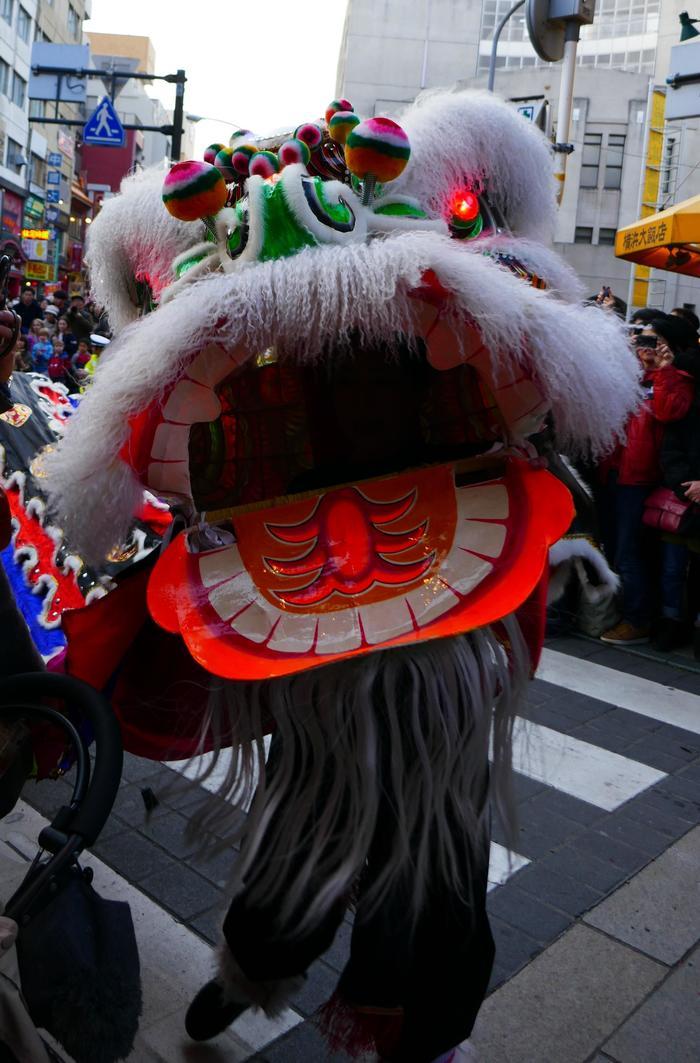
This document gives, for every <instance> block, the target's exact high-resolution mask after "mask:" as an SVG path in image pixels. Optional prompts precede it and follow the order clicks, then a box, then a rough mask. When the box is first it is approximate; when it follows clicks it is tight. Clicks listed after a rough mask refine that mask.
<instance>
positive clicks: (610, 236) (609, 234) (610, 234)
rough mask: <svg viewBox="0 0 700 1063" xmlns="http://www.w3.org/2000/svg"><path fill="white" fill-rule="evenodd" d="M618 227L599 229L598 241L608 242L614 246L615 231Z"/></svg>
mask: <svg viewBox="0 0 700 1063" xmlns="http://www.w3.org/2000/svg"><path fill="white" fill-rule="evenodd" d="M616 232H617V229H599V230H598V243H599V244H607V245H608V246H610V247H613V246H614V244H615V233H616Z"/></svg>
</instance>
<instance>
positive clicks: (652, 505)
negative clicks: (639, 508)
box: [642, 487, 693, 533]
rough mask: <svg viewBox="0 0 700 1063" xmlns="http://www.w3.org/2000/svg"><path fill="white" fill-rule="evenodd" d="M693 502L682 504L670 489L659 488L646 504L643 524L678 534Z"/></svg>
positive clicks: (653, 492) (652, 493)
mask: <svg viewBox="0 0 700 1063" xmlns="http://www.w3.org/2000/svg"><path fill="white" fill-rule="evenodd" d="M692 504H693V503H692V502H682V501H681V500H680V498H679V497H678V495H677V494H675V492H673V491H672V490H671V488H670V487H657V488H656V490H654V491H652V492H651V494H650V495H649V497H648V498H647V500H646V502H645V503H644V516H643V517H642V524H646V526H647V527H648V528H656V529H657V530H658V531H662V532H675V533H677V532H678V531H679V529H680V526H681V521H682V520H683V517H684V516H685V515H686V513H687V512H688V510H689V509H690V507H691V506H692Z"/></svg>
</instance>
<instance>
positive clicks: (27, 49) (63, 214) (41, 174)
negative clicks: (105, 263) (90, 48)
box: [0, 0, 90, 294]
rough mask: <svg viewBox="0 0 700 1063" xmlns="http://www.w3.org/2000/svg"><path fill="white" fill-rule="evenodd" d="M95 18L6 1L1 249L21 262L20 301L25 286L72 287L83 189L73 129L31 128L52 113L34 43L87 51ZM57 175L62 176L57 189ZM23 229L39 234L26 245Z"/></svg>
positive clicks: (65, 4)
mask: <svg viewBox="0 0 700 1063" xmlns="http://www.w3.org/2000/svg"><path fill="white" fill-rule="evenodd" d="M89 15H90V4H89V2H86V0H0V193H1V195H2V210H1V219H2V225H1V228H0V250H3V251H5V252H7V253H9V254H10V256H11V258H12V261H13V268H12V272H11V277H10V283H9V288H10V291H11V292H12V293H13V294H14V293H15V292H16V291H17V289H18V288H19V286H20V285H21V283H22V282H23V281H25V280H26V281H29V282H30V283H34V284H37V285H40V286H41V285H43V284H54V285H58V284H61V283H67V281H68V266H69V264H70V263H69V259H68V255H67V252H68V250H69V243H70V238H69V236H68V230H69V228H70V225H71V220H70V219H71V216H72V210H71V208H72V198H73V187H74V185H75V184H76V180H75V175H76V154H75V141H74V136H73V134H72V132H71V131H70V128H69V127H66V128H62V127H61V126H55V125H42V124H41V123H40V122H32V123H30V122H29V117H30V115H31V116H32V117H33V118H42V117H45V116H47V115H48V114H49V111H48V109H47V108H48V105H47V104H46V103H45V102H44V101H39V100H33V101H30V100H29V98H28V86H29V76H30V64H31V48H32V45H33V44H34V42H35V41H46V42H50V43H54V44H80V43H81V42H82V33H83V31H82V26H83V21H84V20H85V19H86V18H89ZM50 113H51V115H53V110H52V111H51V112H50ZM76 115H77V109H76V108H75V107H74V106H72V105H70V104H61V105H60V112H59V116H60V117H62V118H64V119H68V118H73V117H75V116H76ZM49 171H53V174H55V175H56V176H54V177H52V178H51V181H52V183H51V184H50V185H49V184H47V182H48V181H49V176H48V175H49ZM53 182H55V183H53ZM49 188H51V189H55V190H57V192H58V196H57V197H52V198H56V199H57V202H56V203H55V204H52V209H51V218H50V220H49V218H47V216H46V200H47V191H48V189H49ZM23 230H25V231H31V232H32V233H33V234H35V235H34V236H32V237H31V238H29V237H26V236H25V237H24V238H23V236H22V232H23ZM37 233H39V234H41V236H39V237H37V236H36V234H37ZM46 234H48V236H47V235H46ZM42 241H45V244H46V246H44V245H43V243H42Z"/></svg>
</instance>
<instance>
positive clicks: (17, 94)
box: [12, 70, 27, 107]
mask: <svg viewBox="0 0 700 1063" xmlns="http://www.w3.org/2000/svg"><path fill="white" fill-rule="evenodd" d="M26 96H27V82H26V81H25V80H24V78H22V77H20V76H19V74H18V73H17V71H16V70H15V71H14V72H13V75H12V102H13V103H16V104H17V106H18V107H24V101H25V99H26Z"/></svg>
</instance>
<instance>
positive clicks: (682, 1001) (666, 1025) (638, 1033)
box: [603, 949, 700, 1063]
mask: <svg viewBox="0 0 700 1063" xmlns="http://www.w3.org/2000/svg"><path fill="white" fill-rule="evenodd" d="M699 1001H700V949H696V950H695V952H693V953H692V955H691V956H690V957H689V958H688V959H687V960H686V961H685V962H684V963H682V964H681V965H680V966H679V967H678V968H677V969H676V970H675V971H673V972H672V973H671V975H670V976H669V977H668V978H667V979H666V981H665V982H664V984H663V985H662V986H660V987H659V989H657V991H656V992H655V993H653V994H652V996H651V997H650V998H649V1000H647V1001H646V1002H645V1003H644V1004H642V1006H641V1008H639V1010H638V1011H636V1012H635V1013H634V1015H632V1016H631V1017H630V1018H629V1019H628V1020H627V1022H625V1023H624V1025H623V1026H621V1027H620V1029H619V1030H618V1031H617V1032H616V1033H615V1034H613V1036H612V1037H611V1038H610V1040H609V1041H607V1042H606V1043H605V1045H604V1046H603V1048H604V1049H605V1051H606V1052H609V1053H610V1054H611V1055H612V1056H613V1057H614V1058H615V1059H616V1060H619V1063H658V1061H659V1060H668V1061H669V1063H697V1060H698V1059H699V1058H700V1006H698V1002H699Z"/></svg>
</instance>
